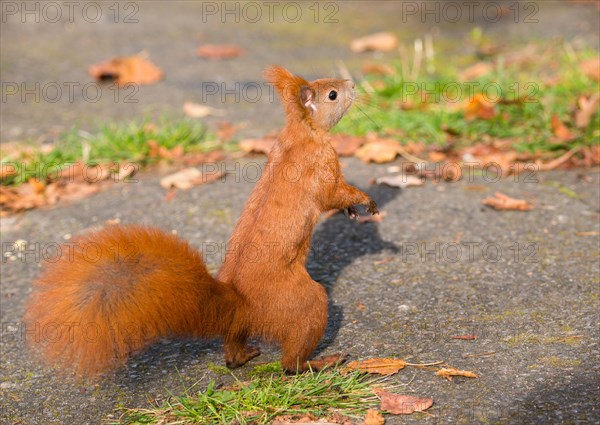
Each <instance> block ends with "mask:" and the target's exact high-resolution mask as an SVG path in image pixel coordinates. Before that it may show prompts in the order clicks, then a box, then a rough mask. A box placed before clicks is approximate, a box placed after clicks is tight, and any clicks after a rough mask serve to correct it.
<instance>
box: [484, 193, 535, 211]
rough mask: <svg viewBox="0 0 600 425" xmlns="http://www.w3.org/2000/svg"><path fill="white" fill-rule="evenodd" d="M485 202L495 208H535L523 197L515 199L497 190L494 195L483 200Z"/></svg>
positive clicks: (525, 209) (527, 209) (523, 209)
mask: <svg viewBox="0 0 600 425" xmlns="http://www.w3.org/2000/svg"><path fill="white" fill-rule="evenodd" d="M483 204H484V205H487V206H490V207H492V208H495V209H497V210H518V211H529V210H531V209H533V205H532V204H530V203H529V202H527V201H525V200H523V199H515V198H511V197H508V196H506V195H504V194H502V193H500V192H496V194H495V195H494V196H489V197H487V198H485V199H484V200H483Z"/></svg>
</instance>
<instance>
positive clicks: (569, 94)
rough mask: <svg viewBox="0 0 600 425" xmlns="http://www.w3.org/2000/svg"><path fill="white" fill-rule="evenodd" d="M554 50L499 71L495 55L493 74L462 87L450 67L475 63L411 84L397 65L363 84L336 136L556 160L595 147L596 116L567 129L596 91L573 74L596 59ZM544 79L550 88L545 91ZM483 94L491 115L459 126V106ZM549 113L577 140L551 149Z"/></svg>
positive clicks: (598, 138)
mask: <svg viewBox="0 0 600 425" xmlns="http://www.w3.org/2000/svg"><path fill="white" fill-rule="evenodd" d="M556 50H557V51H556V52H550V53H548V52H546V53H545V54H544V55H543V59H542V58H538V57H535V58H532V60H531V61H527V62H525V63H524V64H518V65H511V66H507V65H505V63H506V61H505V58H504V57H503V56H502V55H499V56H498V57H496V58H495V60H494V61H493V63H494V70H493V71H492V72H490V73H489V74H487V75H484V76H481V77H479V78H476V79H474V80H473V81H469V84H471V85H470V86H469V85H465V83H464V82H461V81H460V80H459V79H458V75H459V74H460V69H458V67H457V66H456V65H455V63H461V65H460V66H461V68H462V69H465V68H466V67H467V66H468V65H469V64H473V63H475V61H474V59H473V58H471V59H470V60H471V62H470V63H465V61H464V60H462V59H461V58H455V60H448V59H444V60H443V61H441V60H438V61H437V63H436V71H435V73H432V74H427V73H425V72H424V71H421V73H420V75H419V76H418V78H417V79H416V81H411V80H409V79H408V78H406V77H404V76H403V75H402V71H401V66H400V63H399V62H397V63H396V64H395V70H396V73H395V74H394V75H391V76H385V77H381V76H379V77H368V78H367V80H366V81H367V83H366V84H363V85H361V87H362V88H363V93H362V96H360V97H359V98H361V97H362V98H366V99H368V100H367V101H366V104H363V105H361V104H360V102H359V104H358V108H354V110H353V111H351V113H350V116H349V119H345V120H342V122H341V123H340V124H339V125H338V127H337V129H336V131H338V132H341V133H348V134H356V135H364V134H366V133H368V132H375V133H378V134H380V135H386V134H390V135H394V136H397V138H398V139H399V140H400V141H401V142H405V143H406V142H409V141H415V142H422V143H424V144H426V145H433V146H437V147H444V146H447V145H449V144H453V145H454V147H457V148H459V147H464V146H469V145H473V144H475V143H478V142H481V141H485V140H486V139H490V138H491V139H496V138H497V139H512V140H513V142H514V143H513V146H514V148H515V149H516V150H517V151H522V152H530V153H533V152H555V151H556V152H557V153H560V152H562V151H564V150H565V149H569V148H571V147H573V146H578V145H584V146H588V145H592V144H597V143H599V142H600V129H599V127H600V114H599V112H598V111H596V113H595V114H594V116H593V118H592V120H591V122H590V124H589V125H588V126H587V128H586V129H575V123H574V119H573V111H574V110H575V109H576V108H577V99H578V97H579V96H581V95H586V96H590V95H592V94H594V93H596V92H597V91H598V82H596V81H594V80H592V79H590V78H588V77H586V76H585V75H584V74H583V73H582V72H581V70H580V69H579V62H580V61H581V60H583V59H586V58H589V57H594V56H595V57H597V55H598V52H595V51H585V52H581V53H578V54H577V56H576V57H574V56H573V54H572V53H571V54H569V53H568V52H567V51H566V50H565V49H564V48H563V47H562V46H561V47H557V48H556ZM438 56H444V55H443V54H439V55H438ZM540 56H542V55H540ZM490 62H491V61H490ZM550 77H553V78H555V79H556V81H557V82H556V83H555V84H549V83H548V79H549V78H550ZM365 87H367V88H368V87H373V88H374V91H373V92H371V93H368V94H367V92H366V90H364V88H365ZM486 87H487V88H488V90H489V92H488V94H489V96H488V98H489V99H492V100H493V99H494V98H496V97H497V96H498V95H499V96H498V97H499V99H500V102H499V103H497V104H496V109H497V115H496V116H495V117H494V118H492V119H489V120H486V119H479V118H476V119H472V120H467V119H466V118H465V113H464V105H465V104H466V102H467V101H468V99H470V98H472V96H474V95H475V94H477V93H482V90H483V89H484V88H486ZM427 93H428V94H427ZM525 96H529V99H524V97H525ZM427 97H428V98H427ZM401 101H403V102H409V103H411V104H412V106H411V108H410V109H407V110H404V109H401V108H400V106H399V102H401ZM554 114H556V115H558V117H559V118H560V119H561V120H562V122H563V123H565V124H566V125H567V127H569V128H570V129H572V131H573V132H574V133H575V135H576V136H577V137H576V138H575V139H574V140H572V141H569V142H567V143H565V142H558V143H557V141H556V138H555V137H553V134H552V129H551V124H550V123H551V119H552V116H553V115H554ZM365 115H366V116H367V117H368V119H367V117H365Z"/></svg>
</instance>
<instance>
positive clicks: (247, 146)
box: [240, 136, 277, 154]
mask: <svg viewBox="0 0 600 425" xmlns="http://www.w3.org/2000/svg"><path fill="white" fill-rule="evenodd" d="M276 141H277V138H276V137H269V136H267V137H263V138H262V139H244V140H242V141H240V149H241V150H243V151H244V152H248V153H250V152H254V153H264V154H268V153H269V152H270V151H271V148H272V147H273V145H274V144H275V142H276Z"/></svg>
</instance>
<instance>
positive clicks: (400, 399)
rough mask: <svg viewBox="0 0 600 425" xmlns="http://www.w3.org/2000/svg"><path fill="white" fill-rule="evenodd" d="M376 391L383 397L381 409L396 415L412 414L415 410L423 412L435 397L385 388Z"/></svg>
mask: <svg viewBox="0 0 600 425" xmlns="http://www.w3.org/2000/svg"><path fill="white" fill-rule="evenodd" d="M375 393H376V394H377V395H378V396H379V398H380V399H381V410H385V411H386V412H390V413H393V414H395V415H410V414H412V413H415V412H422V411H424V410H427V409H429V408H430V407H431V406H432V405H433V399H431V398H419V397H414V396H411V395H404V394H394V393H390V392H387V391H384V390H377V391H375Z"/></svg>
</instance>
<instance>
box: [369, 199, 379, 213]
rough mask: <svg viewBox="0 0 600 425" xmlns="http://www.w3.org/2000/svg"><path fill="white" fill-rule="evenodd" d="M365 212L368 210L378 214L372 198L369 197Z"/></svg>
mask: <svg viewBox="0 0 600 425" xmlns="http://www.w3.org/2000/svg"><path fill="white" fill-rule="evenodd" d="M367 212H369V213H371V214H373V215H375V214H379V210H378V209H377V204H376V203H375V201H374V200H372V199H371V202H369V205H368V206H367Z"/></svg>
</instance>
